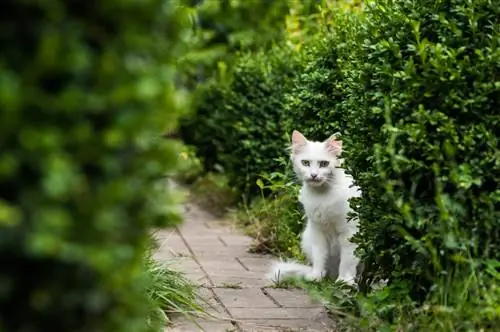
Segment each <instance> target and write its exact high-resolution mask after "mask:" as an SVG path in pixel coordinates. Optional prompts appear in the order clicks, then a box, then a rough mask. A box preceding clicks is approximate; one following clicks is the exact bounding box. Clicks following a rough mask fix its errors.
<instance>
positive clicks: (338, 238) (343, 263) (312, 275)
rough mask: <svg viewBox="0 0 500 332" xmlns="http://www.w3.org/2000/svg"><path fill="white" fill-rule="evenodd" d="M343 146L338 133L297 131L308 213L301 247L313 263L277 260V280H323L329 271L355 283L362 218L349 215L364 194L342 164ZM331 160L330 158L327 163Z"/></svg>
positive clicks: (295, 147) (296, 159) (296, 158)
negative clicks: (315, 136) (310, 136)
mask: <svg viewBox="0 0 500 332" xmlns="http://www.w3.org/2000/svg"><path fill="white" fill-rule="evenodd" d="M341 151H342V141H339V140H337V139H336V137H335V135H332V136H331V137H330V138H329V139H327V140H326V141H324V142H316V141H309V140H307V139H306V138H305V137H304V136H303V135H302V134H301V133H300V132H298V131H294V132H293V134H292V153H291V159H292V161H293V166H294V170H295V172H296V174H297V176H298V177H299V179H300V180H301V181H302V187H301V190H300V194H299V201H300V203H301V204H302V205H303V206H304V210H305V213H306V216H307V224H306V227H305V229H304V232H303V234H302V239H301V246H302V250H303V251H304V253H305V254H306V256H307V258H308V260H309V262H310V263H312V266H307V265H303V264H299V263H297V262H293V261H290V262H277V263H275V264H274V266H273V268H272V271H271V273H270V274H269V275H268V278H271V279H272V280H274V281H277V280H278V279H285V278H289V277H292V276H302V277H305V278H306V279H307V280H319V279H322V278H323V277H325V276H326V275H329V276H330V277H333V278H337V279H339V280H342V281H344V282H346V283H349V284H353V283H354V282H355V278H356V271H357V266H358V264H359V259H358V258H357V257H356V256H355V255H354V250H355V249H356V245H355V244H354V243H352V242H351V241H350V238H351V237H352V236H353V235H354V234H355V233H356V232H357V230H358V222H357V220H351V221H349V222H348V221H347V214H348V212H349V211H350V207H349V202H348V200H349V198H351V197H358V196H360V195H361V192H360V190H359V188H357V187H354V186H353V179H352V177H351V176H349V175H347V174H345V172H344V170H343V169H342V168H339V166H340V165H341V162H342V160H341V159H340V153H341ZM304 161H305V162H304ZM321 162H322V163H323V165H322V166H323V167H320V166H321V165H320V163H321ZM325 162H328V163H329V164H328V166H326V167H325ZM314 175H315V176H316V178H315V179H313V177H314Z"/></svg>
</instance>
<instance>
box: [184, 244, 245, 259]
mask: <svg viewBox="0 0 500 332" xmlns="http://www.w3.org/2000/svg"><path fill="white" fill-rule="evenodd" d="M190 247H191V250H192V251H193V252H194V254H195V255H196V256H197V257H214V258H220V259H226V258H227V257H231V259H234V257H235V256H238V257H242V256H245V255H246V250H247V247H246V246H241V247H226V246H224V245H223V244H222V243H221V245H220V246H210V245H196V244H195V245H191V246H190Z"/></svg>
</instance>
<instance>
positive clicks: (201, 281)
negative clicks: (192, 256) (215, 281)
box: [184, 272, 212, 287]
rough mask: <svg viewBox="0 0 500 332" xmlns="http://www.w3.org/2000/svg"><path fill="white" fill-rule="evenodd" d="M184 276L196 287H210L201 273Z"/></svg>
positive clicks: (209, 283) (190, 273)
mask: <svg viewBox="0 0 500 332" xmlns="http://www.w3.org/2000/svg"><path fill="white" fill-rule="evenodd" d="M184 276H185V277H186V279H188V280H189V281H191V282H192V283H193V284H194V285H196V286H200V287H212V282H211V281H210V279H209V278H208V277H207V276H206V275H205V273H203V272H187V273H185V275H184Z"/></svg>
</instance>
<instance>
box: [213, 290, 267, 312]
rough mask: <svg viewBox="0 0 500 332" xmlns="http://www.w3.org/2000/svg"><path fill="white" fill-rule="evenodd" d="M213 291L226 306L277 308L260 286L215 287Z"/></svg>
mask: <svg viewBox="0 0 500 332" xmlns="http://www.w3.org/2000/svg"><path fill="white" fill-rule="evenodd" d="M213 291H214V292H215V294H217V296H218V297H219V299H220V300H221V301H222V303H223V304H224V306H225V307H226V308H276V307H277V305H276V304H275V303H274V302H273V301H271V300H270V299H269V298H268V297H267V296H266V295H265V294H264V293H263V292H262V290H260V289H259V288H244V289H230V288H214V289H213Z"/></svg>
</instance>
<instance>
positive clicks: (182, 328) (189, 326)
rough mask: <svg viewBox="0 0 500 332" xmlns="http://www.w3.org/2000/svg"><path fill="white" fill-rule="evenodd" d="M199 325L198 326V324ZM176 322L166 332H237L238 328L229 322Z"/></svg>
mask: <svg viewBox="0 0 500 332" xmlns="http://www.w3.org/2000/svg"><path fill="white" fill-rule="evenodd" d="M196 323H198V324H196ZM196 323H195V322H194V321H188V320H184V321H175V322H174V324H173V325H172V326H171V327H167V328H165V332H198V331H200V332H236V331H237V328H236V327H235V326H234V325H233V324H231V322H228V321H218V322H217V321H210V320H199V319H198V320H196Z"/></svg>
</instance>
